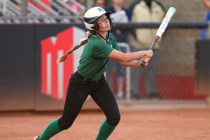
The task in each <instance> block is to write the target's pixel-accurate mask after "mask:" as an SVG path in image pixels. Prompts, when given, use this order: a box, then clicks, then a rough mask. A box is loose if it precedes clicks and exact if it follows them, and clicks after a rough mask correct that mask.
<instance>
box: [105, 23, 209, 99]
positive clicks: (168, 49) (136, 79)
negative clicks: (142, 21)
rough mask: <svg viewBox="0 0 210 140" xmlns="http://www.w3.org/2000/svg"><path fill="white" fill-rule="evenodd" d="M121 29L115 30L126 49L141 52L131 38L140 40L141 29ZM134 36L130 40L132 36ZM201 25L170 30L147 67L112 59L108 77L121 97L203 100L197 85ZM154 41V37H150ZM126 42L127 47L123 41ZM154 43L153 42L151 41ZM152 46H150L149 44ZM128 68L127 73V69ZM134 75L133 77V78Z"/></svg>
mask: <svg viewBox="0 0 210 140" xmlns="http://www.w3.org/2000/svg"><path fill="white" fill-rule="evenodd" d="M131 28H132V27H129V30H128V29H121V31H122V34H121V35H118V33H119V32H118V31H117V30H114V32H113V34H114V35H115V36H116V38H117V40H118V42H119V43H118V44H119V47H120V48H121V50H123V51H127V52H128V51H131V52H133V51H139V50H143V49H142V48H141V46H140V45H141V43H139V48H136V47H134V46H132V44H134V43H133V42H131V41H135V40H137V38H136V37H135V31H136V30H137V28H135V27H134V28H133V29H131ZM130 35H132V36H134V38H133V39H135V40H130V39H128V38H129V36H130ZM198 38H199V28H197V29H195V28H194V29H189V28H175V29H170V30H168V31H166V33H165V34H164V36H163V38H162V40H161V42H160V48H159V49H155V50H154V56H153V58H152V59H151V60H150V63H149V65H148V66H147V67H145V68H130V69H126V68H125V67H123V66H119V64H116V63H114V62H113V61H110V62H109V63H108V68H107V75H108V76H107V77H108V82H109V84H110V86H111V87H112V89H113V91H114V93H115V95H116V98H117V99H122V100H123V99H134V100H142V99H148V100H150V99H158V100H168V99H170V100H203V99H205V95H199V94H197V93H196V91H195V86H196V75H195V74H196V73H195V71H196V67H195V65H196V57H195V54H196V41H197V40H198ZM150 40H151V39H150ZM122 42H124V43H126V44H127V45H126V46H128V48H127V49H123V46H121V45H120V43H122ZM151 43H152V42H151ZM148 47H150V46H148ZM126 71H127V72H126ZM129 78H130V79H129Z"/></svg>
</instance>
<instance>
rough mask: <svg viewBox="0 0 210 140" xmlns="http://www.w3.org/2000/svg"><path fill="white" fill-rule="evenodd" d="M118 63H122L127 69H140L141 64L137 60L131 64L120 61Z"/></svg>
mask: <svg viewBox="0 0 210 140" xmlns="http://www.w3.org/2000/svg"><path fill="white" fill-rule="evenodd" d="M118 63H120V64H121V65H123V66H125V67H139V66H140V63H139V61H137V60H134V61H131V62H122V61H118Z"/></svg>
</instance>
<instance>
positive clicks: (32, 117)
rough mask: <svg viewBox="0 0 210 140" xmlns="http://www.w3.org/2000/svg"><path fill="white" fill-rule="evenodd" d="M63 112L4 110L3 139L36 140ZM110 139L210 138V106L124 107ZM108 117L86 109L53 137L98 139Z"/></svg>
mask: <svg viewBox="0 0 210 140" xmlns="http://www.w3.org/2000/svg"><path fill="white" fill-rule="evenodd" d="M60 114H61V112H54V113H52V112H48V113H40V112H39V113H33V112H16V113H11V112H10V113H0V140H32V139H33V137H34V136H36V135H39V134H40V133H41V132H42V130H43V129H44V128H45V126H46V125H47V124H48V123H49V122H50V121H51V120H53V119H55V118H58V117H59V116H60ZM121 116H122V118H121V122H120V124H119V125H118V126H117V128H116V130H115V131H114V132H113V134H112V135H111V137H110V138H109V140H209V139H210V110H209V109H173V110H160V109H159V110H133V111H128V110H124V111H122V110H121ZM103 120H104V115H103V114H102V112H100V111H82V112H81V113H80V115H79V116H78V118H77V119H76V121H75V123H74V124H73V126H72V127H71V128H70V129H68V130H66V131H63V132H61V133H59V134H58V135H56V136H55V137H53V138H52V140H94V139H95V136H96V135H97V131H98V128H99V126H100V124H101V122H102V121H103Z"/></svg>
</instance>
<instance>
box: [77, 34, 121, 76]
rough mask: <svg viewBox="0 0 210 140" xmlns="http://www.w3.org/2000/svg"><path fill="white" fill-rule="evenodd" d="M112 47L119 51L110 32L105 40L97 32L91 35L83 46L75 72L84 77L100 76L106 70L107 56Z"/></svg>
mask: <svg viewBox="0 0 210 140" xmlns="http://www.w3.org/2000/svg"><path fill="white" fill-rule="evenodd" d="M113 49H116V50H119V51H121V50H120V48H119V47H118V45H117V42H116V39H115V37H114V36H113V35H112V34H111V33H110V34H109V38H108V39H107V42H104V41H103V40H102V39H101V38H100V37H99V36H98V34H95V35H93V36H92V37H91V38H89V39H88V42H87V44H86V46H85V47H84V50H83V52H82V55H81V57H80V61H79V66H78V67H77V72H78V73H79V74H80V75H81V76H83V77H85V78H96V77H100V75H101V74H103V73H104V72H105V71H106V63H107V62H108V56H109V54H110V53H111V52H112V51H113Z"/></svg>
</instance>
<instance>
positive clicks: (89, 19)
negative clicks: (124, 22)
mask: <svg viewBox="0 0 210 140" xmlns="http://www.w3.org/2000/svg"><path fill="white" fill-rule="evenodd" d="M84 23H85V26H86V28H87V30H88V32H87V33H86V38H84V39H83V40H82V41H81V42H80V44H79V45H75V46H74V48H73V49H72V50H69V51H68V52H67V53H66V55H64V56H62V57H61V58H60V59H58V63H61V62H63V61H65V59H66V57H67V56H68V55H69V54H71V53H72V52H73V51H74V50H76V49H77V48H79V47H80V46H82V45H84V44H86V45H85V47H84V50H83V53H82V55H81V57H80V61H79V66H78V68H77V71H76V72H75V73H74V74H72V76H71V78H70V81H69V85H68V89H67V94H66V101H65V105H64V111H63V114H62V116H61V117H60V118H59V119H55V120H53V121H52V122H50V123H49V124H48V126H47V127H46V129H45V130H44V131H43V132H42V134H41V135H40V136H37V137H35V138H34V140H48V139H50V138H51V137H53V136H54V135H56V134H58V133H59V132H61V131H63V130H66V129H68V128H70V127H71V125H72V124H73V122H74V120H75V119H76V117H77V115H78V114H79V112H80V110H81V108H82V105H83V103H84V102H85V100H86V98H87V97H88V95H90V96H91V97H92V98H93V100H94V101H95V102H96V104H97V105H98V106H99V107H100V108H101V110H102V111H103V113H104V114H105V116H106V119H105V120H104V122H103V123H102V125H101V127H100V129H99V132H98V135H97V136H96V140H106V139H107V138H108V137H109V136H110V134H111V133H112V132H113V130H114V129H115V127H116V126H117V124H118V123H119V121H120V112H119V109H118V106H117V103H116V100H115V98H114V95H113V93H112V91H111V89H110V87H109V85H108V84H107V82H106V80H105V78H104V75H103V73H104V72H105V71H106V67H105V66H106V64H107V61H108V59H109V58H110V59H114V60H116V61H118V62H119V63H120V64H122V65H124V66H129V67H140V65H141V63H142V60H141V59H140V58H142V57H144V58H145V56H146V57H147V59H146V60H144V61H145V62H146V65H147V64H148V61H149V59H150V58H151V57H152V55H153V52H152V51H151V50H148V51H138V52H132V53H123V52H121V51H120V49H119V47H118V45H117V42H116V40H115V37H114V36H113V35H112V34H111V33H109V31H110V29H111V20H110V13H109V12H106V11H105V10H104V9H103V8H100V7H93V8H91V9H89V10H88V11H87V12H86V13H85V15H84Z"/></svg>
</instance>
